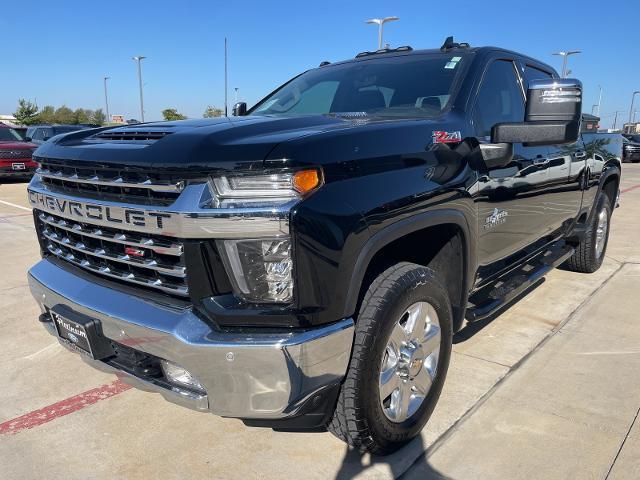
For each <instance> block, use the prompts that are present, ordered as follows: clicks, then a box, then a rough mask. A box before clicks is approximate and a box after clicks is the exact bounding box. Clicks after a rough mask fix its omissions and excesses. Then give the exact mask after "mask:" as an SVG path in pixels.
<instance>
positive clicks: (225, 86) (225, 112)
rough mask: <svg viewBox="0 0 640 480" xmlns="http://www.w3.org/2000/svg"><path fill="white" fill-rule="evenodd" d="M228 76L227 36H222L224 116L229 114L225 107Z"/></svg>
mask: <svg viewBox="0 0 640 480" xmlns="http://www.w3.org/2000/svg"><path fill="white" fill-rule="evenodd" d="M227 83H228V76H227V37H224V116H225V117H228V116H229V110H228V107H227V91H228V87H227Z"/></svg>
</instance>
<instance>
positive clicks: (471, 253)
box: [345, 209, 477, 316]
mask: <svg viewBox="0 0 640 480" xmlns="http://www.w3.org/2000/svg"><path fill="white" fill-rule="evenodd" d="M447 224H449V225H450V224H454V225H456V226H458V227H460V230H461V231H462V237H463V238H462V243H463V254H464V255H463V256H464V258H463V263H464V267H463V268H464V285H465V288H464V289H463V293H464V295H465V296H466V295H467V294H468V292H469V291H470V289H471V284H472V282H473V279H474V276H475V271H476V245H477V239H476V238H475V237H476V234H475V229H474V228H472V227H471V226H470V225H469V223H468V221H467V218H466V217H465V216H464V214H463V213H462V212H460V211H458V210H454V209H440V210H432V211H428V212H423V213H420V214H417V215H414V216H412V217H409V218H405V219H403V220H399V221H397V222H395V223H393V224H391V225H389V226H388V227H385V228H384V229H382V230H380V231H378V232H376V233H375V234H374V235H373V236H371V237H370V238H369V240H368V241H367V243H366V244H365V245H364V247H363V248H362V250H361V251H360V253H359V255H358V258H357V259H356V262H355V265H354V267H353V270H352V273H351V276H350V280H349V286H348V290H347V297H346V304H345V316H350V315H353V313H354V312H355V309H356V306H357V303H358V295H359V293H360V287H361V284H362V281H363V280H364V275H365V273H366V271H367V268H368V267H369V264H370V262H371V259H372V258H373V257H374V256H375V254H376V253H378V252H379V251H380V250H381V249H382V248H383V247H385V246H386V245H389V244H390V243H391V242H393V241H394V240H397V239H399V238H402V237H404V236H405V235H409V234H411V233H414V232H417V231H419V230H423V229H425V228H429V227H435V226H438V225H447ZM463 300H466V297H465V299H463Z"/></svg>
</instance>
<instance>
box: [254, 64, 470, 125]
mask: <svg viewBox="0 0 640 480" xmlns="http://www.w3.org/2000/svg"><path fill="white" fill-rule="evenodd" d="M464 61H465V60H464V57H462V56H457V55H450V54H447V55H445V54H435V55H415V54H414V55H404V56H398V57H386V58H385V57H381V58H375V59H371V60H364V61H359V62H350V63H346V64H343V65H335V66H326V67H321V68H317V69H314V70H310V71H308V72H306V73H303V74H302V75H300V76H299V77H297V78H295V79H294V80H292V81H291V82H289V83H288V84H286V85H284V86H283V87H282V88H280V89H279V90H277V91H276V92H275V93H273V94H271V95H270V96H269V97H267V98H265V99H264V100H262V101H261V102H260V103H259V104H258V105H256V106H255V107H254V108H253V109H252V111H251V112H250V115H306V114H328V113H342V114H344V113H350V114H359V115H375V116H405V117H406V116H410V117H434V116H436V115H438V114H440V113H441V112H442V111H443V110H444V109H446V108H447V107H448V104H449V101H450V99H451V95H452V91H453V87H454V84H455V80H456V77H457V75H459V72H460V70H461V67H462V64H463V62H464Z"/></svg>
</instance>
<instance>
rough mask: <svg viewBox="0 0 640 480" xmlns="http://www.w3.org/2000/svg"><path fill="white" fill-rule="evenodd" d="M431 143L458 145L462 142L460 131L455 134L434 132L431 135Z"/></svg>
mask: <svg viewBox="0 0 640 480" xmlns="http://www.w3.org/2000/svg"><path fill="white" fill-rule="evenodd" d="M432 137H433V143H458V142H461V141H462V134H461V133H460V130H456V131H455V132H445V131H442V130H434V132H433V133H432Z"/></svg>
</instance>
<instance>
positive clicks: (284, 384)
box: [28, 259, 354, 419]
mask: <svg viewBox="0 0 640 480" xmlns="http://www.w3.org/2000/svg"><path fill="white" fill-rule="evenodd" d="M28 276H29V285H30V288H31V292H32V294H33V296H34V298H35V299H36V301H37V302H38V303H39V304H40V306H41V308H43V310H44V307H48V308H53V307H55V306H56V305H65V306H67V307H68V308H70V309H72V310H73V311H75V312H77V313H80V314H84V315H87V316H89V317H92V318H95V319H98V320H100V322H101V325H102V333H103V335H105V336H106V337H108V338H110V339H112V340H114V341H116V342H119V343H121V344H124V345H127V346H130V347H131V348H135V349H136V350H140V351H143V352H146V353H148V354H151V355H154V356H156V357H160V358H163V359H166V360H170V361H172V362H174V363H177V364H179V365H181V366H182V367H184V368H186V369H187V370H189V371H190V372H191V373H192V374H193V375H194V376H195V377H196V378H197V379H198V381H199V382H200V383H201V384H202V385H203V387H204V388H205V390H206V392H207V394H206V395H197V394H194V393H193V392H190V391H187V390H184V389H180V388H171V389H170V388H166V386H163V385H160V384H157V383H154V382H153V380H152V379H143V378H139V377H135V376H133V375H130V374H127V373H125V372H123V371H118V370H116V369H115V368H113V367H111V366H110V365H108V364H106V363H105V362H102V361H96V360H93V359H89V358H88V357H86V358H85V356H84V355H83V358H85V360H86V361H87V362H89V363H90V364H92V365H93V366H94V367H96V368H98V369H100V370H103V371H109V372H113V373H116V374H118V375H119V376H121V377H122V378H123V379H124V380H125V381H126V382H127V383H130V384H132V385H133V386H136V387H138V388H141V389H143V390H147V391H153V392H157V393H160V394H161V395H163V396H164V397H165V398H166V399H167V400H169V401H171V402H174V403H177V404H180V405H183V406H187V407H190V408H193V409H196V410H208V411H211V412H213V413H214V414H216V415H220V416H224V417H236V418H246V419H284V418H289V417H292V416H295V415H296V413H297V409H298V408H299V406H300V405H302V404H303V403H304V401H305V400H307V399H309V398H311V397H313V396H314V394H315V393H316V392H318V391H321V390H322V389H323V388H324V387H326V386H329V385H332V384H335V383H336V382H339V381H340V380H341V379H342V378H343V377H344V375H345V373H346V370H347V366H348V363H349V357H350V355H351V346H352V341H353V334H354V333H353V332H354V326H353V320H352V319H345V320H342V321H339V322H337V323H334V324H331V325H328V326H323V327H320V328H316V329H311V330H306V331H295V332H279V333H223V332H219V331H216V330H214V329H212V328H211V327H209V326H208V325H207V324H206V323H204V322H203V321H202V320H201V319H200V318H199V317H198V316H197V315H196V314H195V313H194V312H193V311H192V310H191V308H176V307H175V306H172V305H170V304H159V303H156V302H152V301H150V300H146V299H144V298H141V297H137V296H133V295H128V294H126V293H123V292H121V291H119V290H115V289H111V288H108V287H106V286H103V285H100V284H98V283H93V282H91V281H89V280H86V279H84V278H82V277H80V276H77V275H74V274H73V273H71V272H69V271H67V270H65V269H63V268H61V267H59V266H57V265H55V264H54V263H52V262H50V261H48V260H46V259H45V260H41V261H40V262H39V263H37V264H36V265H35V266H34V267H33V268H31V270H30V271H29V275H28ZM45 325H47V324H46V323H45ZM48 325H49V326H48V330H49V331H50V333H52V334H55V332H54V330H53V326H52V325H51V324H48Z"/></svg>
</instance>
